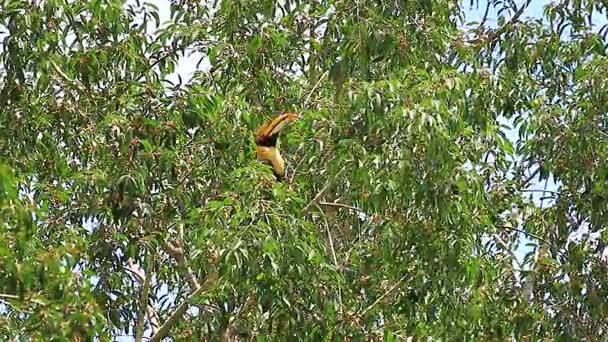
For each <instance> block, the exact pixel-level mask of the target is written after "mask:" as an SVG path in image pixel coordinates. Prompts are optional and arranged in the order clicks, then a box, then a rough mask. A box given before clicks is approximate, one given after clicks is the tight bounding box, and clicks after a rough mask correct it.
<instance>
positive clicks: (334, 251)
mask: <svg viewBox="0 0 608 342" xmlns="http://www.w3.org/2000/svg"><path fill="white" fill-rule="evenodd" d="M315 206H316V207H317V209H319V211H321V212H322V213H323V222H324V223H325V230H326V231H327V241H328V242H329V249H330V251H331V256H332V258H333V259H334V267H335V268H336V272H337V271H338V270H339V269H340V264H338V257H337V256H336V249H335V248H334V239H333V237H332V235H331V229H329V222H328V221H327V217H326V216H325V213H324V212H323V209H321V207H319V204H317V203H315ZM338 303H339V304H340V310H339V313H340V314H342V308H343V307H344V304H342V289H341V288H340V284H338Z"/></svg>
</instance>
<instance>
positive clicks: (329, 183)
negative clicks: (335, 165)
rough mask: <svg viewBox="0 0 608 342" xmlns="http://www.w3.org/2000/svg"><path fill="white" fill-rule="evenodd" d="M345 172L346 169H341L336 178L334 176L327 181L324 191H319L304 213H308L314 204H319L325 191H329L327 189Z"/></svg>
mask: <svg viewBox="0 0 608 342" xmlns="http://www.w3.org/2000/svg"><path fill="white" fill-rule="evenodd" d="M344 170H346V167H342V168H341V169H340V171H338V173H336V175H335V176H333V177H332V178H331V179H329V180H327V183H325V186H324V187H323V189H321V191H319V192H318V193H317V194H316V195H315V197H314V198H313V199H312V200H311V201H310V202H308V204H307V205H306V206H305V207H304V209H302V211H304V212H306V211H308V209H309V208H310V207H311V206H312V205H313V204H314V203H317V201H318V200H319V198H321V196H323V194H324V193H325V191H327V189H328V188H329V187H330V186H331V185H332V184H333V183H334V181H335V180H336V179H337V178H338V177H339V176H340V175H341V174H342V172H344Z"/></svg>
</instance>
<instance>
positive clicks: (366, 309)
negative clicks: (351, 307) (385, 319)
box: [357, 275, 407, 317]
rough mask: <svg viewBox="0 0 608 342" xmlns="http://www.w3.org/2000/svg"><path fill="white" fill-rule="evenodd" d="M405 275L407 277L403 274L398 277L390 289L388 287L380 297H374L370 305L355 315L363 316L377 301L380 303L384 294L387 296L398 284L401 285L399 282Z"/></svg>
mask: <svg viewBox="0 0 608 342" xmlns="http://www.w3.org/2000/svg"><path fill="white" fill-rule="evenodd" d="M406 277H407V275H404V276H403V277H401V279H399V280H398V281H397V282H396V283H395V284H394V285H393V286H391V288H390V289H388V290H387V291H386V292H384V293H383V294H382V295H381V296H380V297H378V299H376V300H375V301H374V302H373V303H372V304H371V305H370V306H368V307H367V308H365V309H364V310H363V311H361V313H359V314H358V315H357V316H359V317H361V316H364V315H365V314H366V313H367V312H368V311H369V310H371V309H373V308H374V306H376V305H377V304H378V303H380V302H381V301H382V300H383V299H384V298H385V297H386V296H388V295H389V294H390V293H391V292H393V291H394V290H395V289H396V288H397V287H398V286H399V285H401V283H402V282H403V281H404V280H405V278H406Z"/></svg>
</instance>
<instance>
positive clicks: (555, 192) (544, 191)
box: [519, 189, 560, 195]
mask: <svg viewBox="0 0 608 342" xmlns="http://www.w3.org/2000/svg"><path fill="white" fill-rule="evenodd" d="M519 191H521V192H540V193H548V194H552V195H560V193H559V192H557V191H552V190H543V189H520V190H519Z"/></svg>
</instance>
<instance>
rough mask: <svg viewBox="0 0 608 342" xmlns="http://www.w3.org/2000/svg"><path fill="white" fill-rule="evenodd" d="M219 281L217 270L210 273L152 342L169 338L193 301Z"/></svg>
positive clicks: (160, 329)
mask: <svg viewBox="0 0 608 342" xmlns="http://www.w3.org/2000/svg"><path fill="white" fill-rule="evenodd" d="M217 279H218V273H217V270H214V271H212V272H209V273H208V274H207V277H206V278H205V282H204V283H203V285H202V286H200V287H199V288H198V289H196V290H194V291H193V292H192V293H191V294H190V295H189V296H188V297H187V298H186V299H185V300H184V301H183V302H182V303H181V304H180V305H179V306H178V307H177V308H176V309H175V311H174V312H173V314H172V315H171V316H170V317H169V319H167V321H166V322H165V323H164V324H163V325H162V326H161V327H160V328H159V329H158V331H157V332H156V333H155V334H154V336H152V337H151V338H150V340H149V341H150V342H159V341H160V340H161V339H162V338H163V337H165V336H167V334H168V333H169V330H171V328H172V327H173V326H174V325H175V324H176V323H177V321H179V320H180V319H181V318H182V316H183V315H184V313H185V312H186V310H188V307H189V306H190V303H192V300H193V299H194V298H195V297H196V296H198V295H199V294H201V293H202V292H203V291H205V290H208V289H210V288H211V287H212V286H213V285H215V282H216V281H217Z"/></svg>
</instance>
